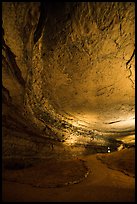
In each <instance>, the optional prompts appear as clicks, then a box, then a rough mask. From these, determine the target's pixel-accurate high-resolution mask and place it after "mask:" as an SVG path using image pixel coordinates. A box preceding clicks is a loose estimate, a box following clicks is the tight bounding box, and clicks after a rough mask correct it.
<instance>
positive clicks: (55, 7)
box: [2, 2, 135, 156]
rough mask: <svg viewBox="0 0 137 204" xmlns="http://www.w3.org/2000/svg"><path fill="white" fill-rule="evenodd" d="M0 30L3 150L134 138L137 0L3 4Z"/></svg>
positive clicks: (109, 142)
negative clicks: (123, 0)
mask: <svg viewBox="0 0 137 204" xmlns="http://www.w3.org/2000/svg"><path fill="white" fill-rule="evenodd" d="M2 31H3V32H2V38H3V39H2V42H3V47H2V99H3V107H2V116H3V156H8V155H13V156H15V155H18V154H20V152H21V154H23V155H24V154H25V155H26V152H27V154H31V155H35V154H40V155H41V154H45V152H46V155H47V154H48V153H47V152H49V150H55V148H54V147H55V145H56V144H58V145H59V146H60V147H64V145H66V146H69V147H68V148H70V147H71V146H73V147H74V146H76V145H80V147H79V148H82V145H83V147H84V148H85V146H84V145H86V147H87V146H88V145H93V146H98V145H99V146H100V145H102V146H105V148H106V147H108V146H111V147H112V148H111V149H113V150H116V149H117V147H118V146H119V145H121V143H123V142H124V143H126V144H127V145H129V144H132V145H133V144H134V138H135V131H134V130H135V124H134V123H135V113H134V105H135V4H134V2H102V3H99V2H73V3H72V2H62V3H55V2H54V3H53V2H28V3H25V2H3V3H2ZM9 138H10V139H9ZM38 141H40V142H39V144H38ZM45 144H46V145H45ZM58 145H57V146H58ZM30 146H31V147H32V148H31V151H30V150H29V147H30ZM39 149H40V150H41V151H40V150H39ZM20 150H21V151H20ZM105 151H106V150H105ZM39 152H41V153H39ZM49 154H50V153H49Z"/></svg>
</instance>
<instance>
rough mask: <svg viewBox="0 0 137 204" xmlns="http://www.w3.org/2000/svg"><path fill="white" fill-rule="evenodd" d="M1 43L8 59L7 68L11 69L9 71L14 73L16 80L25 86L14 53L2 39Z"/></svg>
mask: <svg viewBox="0 0 137 204" xmlns="http://www.w3.org/2000/svg"><path fill="white" fill-rule="evenodd" d="M3 43H4V48H5V52H6V55H7V59H8V64H9V68H10V69H11V72H12V73H13V74H14V76H15V78H16V79H17V81H18V82H19V83H20V84H21V85H22V86H23V87H25V80H24V79H23V77H22V74H21V71H20V69H19V67H18V65H17V63H16V60H15V57H16V55H15V54H14V53H13V52H12V51H11V50H10V48H9V47H8V46H7V45H6V43H5V42H4V40H3Z"/></svg>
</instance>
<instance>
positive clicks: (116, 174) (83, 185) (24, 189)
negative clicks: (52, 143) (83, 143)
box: [3, 154, 135, 202]
mask: <svg viewBox="0 0 137 204" xmlns="http://www.w3.org/2000/svg"><path fill="white" fill-rule="evenodd" d="M98 155H99V154H98ZM96 156H97V155H90V156H84V157H80V158H81V159H83V160H85V161H86V164H87V166H88V168H89V169H90V174H89V175H88V177H87V178H86V179H84V180H83V181H82V182H80V183H78V184H74V185H69V186H66V187H60V188H36V187H32V186H30V185H27V184H19V183H14V182H7V181H4V182H3V201H9V202H12V201H15V202H17V201H23V202H27V201H28V202H36V201H37V202H38V201H39V202H56V201H57V202H59V201H60V202H63V201H64V202H67V201H70V202H73V201H74V202H78V201H79V202H80V201H81V202H82V201H83V202H84V201H89V202H105V201H107V202H133V201H134V199H135V179H134V178H133V177H130V176H127V175H125V174H124V173H122V172H120V171H116V170H112V169H110V168H108V167H107V165H105V164H103V163H102V162H101V161H100V160H98V159H97V157H96Z"/></svg>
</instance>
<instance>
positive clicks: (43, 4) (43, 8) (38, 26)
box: [34, 2, 47, 44]
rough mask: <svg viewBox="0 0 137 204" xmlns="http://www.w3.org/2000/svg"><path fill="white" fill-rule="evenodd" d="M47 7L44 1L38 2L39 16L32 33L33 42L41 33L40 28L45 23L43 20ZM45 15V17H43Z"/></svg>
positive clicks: (45, 18) (41, 28)
mask: <svg viewBox="0 0 137 204" xmlns="http://www.w3.org/2000/svg"><path fill="white" fill-rule="evenodd" d="M46 8H47V7H46V6H45V2H41V4H40V17H39V21H38V25H37V28H36V30H35V33H34V44H36V42H37V41H38V40H39V38H40V37H41V34H42V30H43V28H44V25H45V21H46V20H47V9H46ZM45 16H46V17H45Z"/></svg>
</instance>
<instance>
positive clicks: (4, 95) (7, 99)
mask: <svg viewBox="0 0 137 204" xmlns="http://www.w3.org/2000/svg"><path fill="white" fill-rule="evenodd" d="M2 101H3V103H6V104H9V103H10V102H11V101H12V98H11V96H10V92H9V90H8V89H6V88H5V87H4V86H3V85H2Z"/></svg>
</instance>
